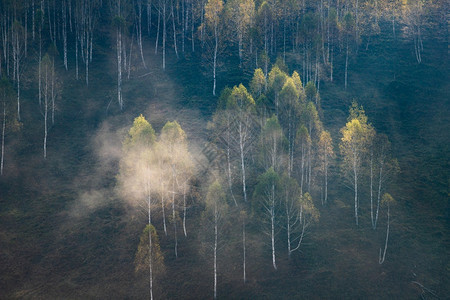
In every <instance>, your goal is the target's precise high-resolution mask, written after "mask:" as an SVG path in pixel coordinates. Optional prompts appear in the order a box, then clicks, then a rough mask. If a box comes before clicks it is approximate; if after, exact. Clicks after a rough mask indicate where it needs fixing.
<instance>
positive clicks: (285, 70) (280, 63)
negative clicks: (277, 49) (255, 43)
mask: <svg viewBox="0 0 450 300" xmlns="http://www.w3.org/2000/svg"><path fill="white" fill-rule="evenodd" d="M274 66H277V67H278V69H280V71H281V72H283V73H285V74H287V73H289V69H288V66H287V65H286V64H285V62H284V60H283V58H282V57H281V56H278V57H277V59H276V60H275V64H274Z"/></svg>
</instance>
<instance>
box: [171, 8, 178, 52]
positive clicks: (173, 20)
mask: <svg viewBox="0 0 450 300" xmlns="http://www.w3.org/2000/svg"><path fill="white" fill-rule="evenodd" d="M173 6H174V3H173V1H172V6H171V14H172V30H173V48H174V50H175V55H176V56H177V58H179V56H178V47H177V29H176V27H175V14H174V10H173Z"/></svg>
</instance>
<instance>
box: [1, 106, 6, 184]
mask: <svg viewBox="0 0 450 300" xmlns="http://www.w3.org/2000/svg"><path fill="white" fill-rule="evenodd" d="M5 100H6V99H4V100H3V101H5ZM5 128H6V104H5V102H3V124H2V158H1V162H0V175H3V161H4V158H5Z"/></svg>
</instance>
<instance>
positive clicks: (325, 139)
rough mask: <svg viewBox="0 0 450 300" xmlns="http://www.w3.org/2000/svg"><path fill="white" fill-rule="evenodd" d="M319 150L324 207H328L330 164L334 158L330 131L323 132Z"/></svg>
mask: <svg viewBox="0 0 450 300" xmlns="http://www.w3.org/2000/svg"><path fill="white" fill-rule="evenodd" d="M318 150H319V164H320V165H319V169H320V172H321V174H322V176H323V181H322V182H323V197H322V205H326V204H327V202H328V171H329V167H330V162H331V160H332V159H333V157H334V151H333V141H332V139H331V135H330V133H329V132H328V131H325V130H324V131H322V133H321V134H320V138H319V143H318Z"/></svg>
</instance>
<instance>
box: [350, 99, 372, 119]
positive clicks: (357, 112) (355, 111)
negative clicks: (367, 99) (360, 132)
mask: <svg viewBox="0 0 450 300" xmlns="http://www.w3.org/2000/svg"><path fill="white" fill-rule="evenodd" d="M353 119H357V120H358V121H359V122H360V123H362V124H367V120H368V119H367V116H366V113H365V111H364V108H363V106H362V105H361V106H358V103H357V102H356V101H353V102H352V105H351V106H350V108H349V115H348V118H347V121H351V120H353Z"/></svg>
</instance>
